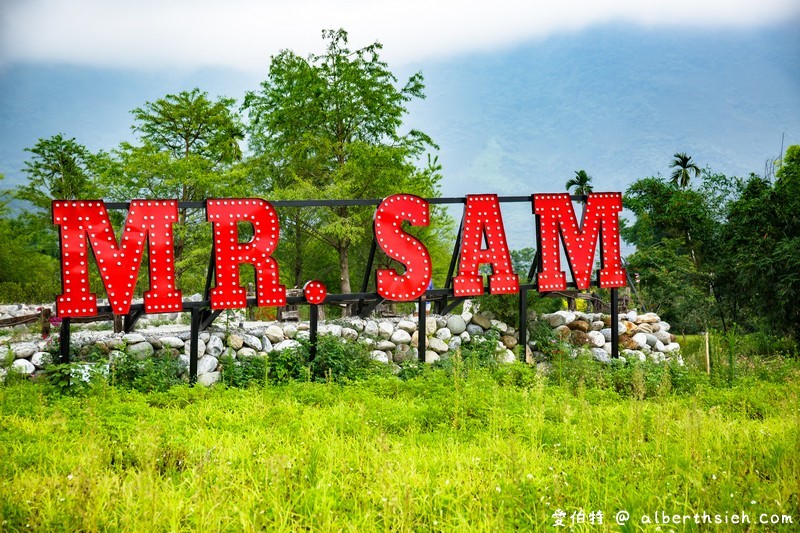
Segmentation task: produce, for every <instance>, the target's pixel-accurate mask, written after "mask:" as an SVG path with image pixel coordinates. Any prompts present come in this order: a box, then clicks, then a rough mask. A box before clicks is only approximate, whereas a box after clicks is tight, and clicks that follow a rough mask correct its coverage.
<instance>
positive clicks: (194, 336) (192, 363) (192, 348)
mask: <svg viewBox="0 0 800 533" xmlns="http://www.w3.org/2000/svg"><path fill="white" fill-rule="evenodd" d="M200 313H201V310H200V309H197V308H194V307H193V308H192V315H191V316H192V329H191V331H190V332H189V383H190V384H191V385H194V384H195V383H197V354H198V352H199V350H198V348H199V346H198V344H199V340H200V320H201V319H202V317H201V314H200Z"/></svg>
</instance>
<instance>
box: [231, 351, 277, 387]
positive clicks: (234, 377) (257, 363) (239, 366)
mask: <svg viewBox="0 0 800 533" xmlns="http://www.w3.org/2000/svg"><path fill="white" fill-rule="evenodd" d="M267 361H268V359H267V358H266V357H258V356H255V357H241V356H240V357H238V358H237V359H234V358H233V357H231V356H229V355H226V356H224V357H222V358H221V359H220V360H219V363H220V366H221V367H222V382H223V383H224V384H225V385H227V386H229V387H241V388H244V387H250V386H253V385H261V386H263V385H265V384H266V383H267V366H268V365H267Z"/></svg>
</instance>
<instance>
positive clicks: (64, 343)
mask: <svg viewBox="0 0 800 533" xmlns="http://www.w3.org/2000/svg"><path fill="white" fill-rule="evenodd" d="M69 323H70V317H68V316H65V317H64V318H62V319H61V331H60V333H59V336H58V342H59V347H60V348H61V352H60V360H59V362H60V363H61V364H62V365H65V364H67V363H69Z"/></svg>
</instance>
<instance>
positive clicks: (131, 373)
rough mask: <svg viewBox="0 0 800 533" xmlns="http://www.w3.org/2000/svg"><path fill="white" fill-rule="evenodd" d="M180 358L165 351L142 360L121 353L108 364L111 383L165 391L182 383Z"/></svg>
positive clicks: (145, 389) (140, 390)
mask: <svg viewBox="0 0 800 533" xmlns="http://www.w3.org/2000/svg"><path fill="white" fill-rule="evenodd" d="M184 369H185V368H184V366H183V364H181V362H180V360H179V359H177V358H174V357H172V356H171V355H169V354H168V353H165V352H156V353H155V354H154V355H153V356H152V357H148V358H147V359H144V360H141V361H140V360H139V359H136V357H134V356H132V355H129V354H127V353H123V354H122V355H120V356H118V357H117V358H115V359H114V360H113V361H112V362H111V365H110V379H111V384H112V385H114V386H117V387H121V388H123V389H132V390H136V391H139V392H153V391H162V392H163V391H166V390H169V389H170V388H171V387H173V386H175V385H179V384H181V383H183V380H181V378H180V375H181V373H182V372H183V371H184Z"/></svg>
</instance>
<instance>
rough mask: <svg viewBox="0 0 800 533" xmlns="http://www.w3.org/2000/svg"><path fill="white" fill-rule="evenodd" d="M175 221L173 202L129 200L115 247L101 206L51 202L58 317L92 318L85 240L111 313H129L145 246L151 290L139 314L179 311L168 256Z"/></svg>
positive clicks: (93, 297)
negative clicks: (57, 247) (57, 235)
mask: <svg viewBox="0 0 800 533" xmlns="http://www.w3.org/2000/svg"><path fill="white" fill-rule="evenodd" d="M177 220H178V202H176V201H174V200H133V201H132V202H131V204H130V208H129V211H128V218H127V219H126V220H125V228H124V229H123V231H122V238H121V240H120V245H117V240H116V238H115V236H114V230H113V229H112V228H111V222H110V221H109V219H108V212H107V211H106V207H105V204H104V203H103V201H102V200H86V201H54V202H53V223H54V224H57V225H58V226H60V232H61V281H62V290H63V292H62V294H61V295H60V296H59V297H58V298H57V299H56V310H57V314H58V315H59V316H62V317H71V316H94V315H96V314H97V296H96V295H95V294H92V293H91V292H89V271H88V260H89V258H88V249H87V246H86V238H87V237H88V240H89V244H90V246H91V249H92V251H93V252H94V256H95V260H96V262H97V268H98V269H99V270H100V277H101V278H102V279H103V286H104V287H105V289H106V293H107V294H108V301H109V303H110V304H111V308H112V309H113V310H114V313H116V314H118V315H124V314H127V313H128V312H129V311H130V307H131V300H132V299H133V289H134V287H135V286H136V278H137V276H138V274H139V265H140V264H141V262H142V254H143V253H144V245H145V240H147V244H148V246H149V252H150V253H149V256H150V265H149V273H150V290H149V291H146V292H145V293H144V309H145V311H146V312H147V313H167V312H174V311H180V310H181V309H182V302H181V292H180V291H179V290H177V289H176V288H175V270H174V264H173V250H172V239H173V236H172V224H173V223H175V222H176V221H177Z"/></svg>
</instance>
